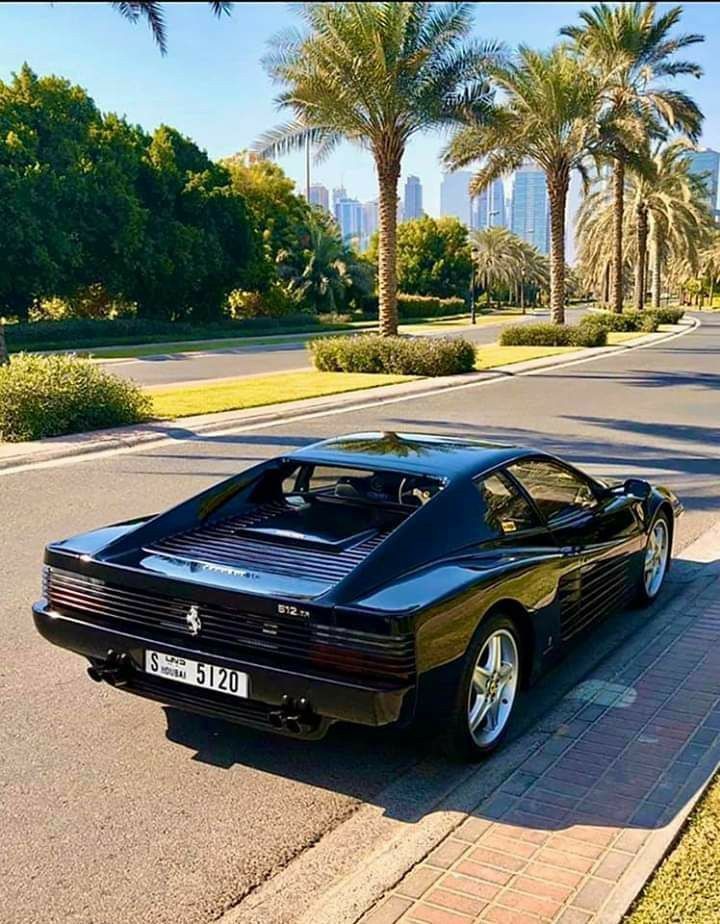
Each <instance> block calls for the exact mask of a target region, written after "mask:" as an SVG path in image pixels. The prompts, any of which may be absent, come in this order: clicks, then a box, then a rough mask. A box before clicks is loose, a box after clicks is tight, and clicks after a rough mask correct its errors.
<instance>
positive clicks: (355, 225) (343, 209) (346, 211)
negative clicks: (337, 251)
mask: <svg viewBox="0 0 720 924" xmlns="http://www.w3.org/2000/svg"><path fill="white" fill-rule="evenodd" d="M335 221H336V222H337V224H338V227H339V228H340V234H341V236H342V239H343V242H344V243H345V244H349V243H350V241H352V240H354V239H355V240H357V241H360V239H361V237H362V234H363V208H362V205H361V203H360V201H359V200H358V199H353V198H350V197H348V196H345V198H338V199H337V200H336V201H335Z"/></svg>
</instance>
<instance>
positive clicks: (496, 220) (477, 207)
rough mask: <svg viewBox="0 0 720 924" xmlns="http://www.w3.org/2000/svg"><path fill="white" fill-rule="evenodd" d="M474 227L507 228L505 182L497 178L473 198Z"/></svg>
mask: <svg viewBox="0 0 720 924" xmlns="http://www.w3.org/2000/svg"><path fill="white" fill-rule="evenodd" d="M472 227H473V228H478V229H479V228H506V227H507V218H506V215H505V184H504V183H503V181H502V180H495V181H494V182H493V183H491V184H490V186H488V187H487V188H486V189H483V191H482V192H481V193H480V194H479V195H477V196H475V198H474V199H473V200H472Z"/></svg>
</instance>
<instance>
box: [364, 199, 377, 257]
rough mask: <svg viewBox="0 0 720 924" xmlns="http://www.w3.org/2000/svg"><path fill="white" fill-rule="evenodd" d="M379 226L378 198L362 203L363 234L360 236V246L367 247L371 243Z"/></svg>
mask: <svg viewBox="0 0 720 924" xmlns="http://www.w3.org/2000/svg"><path fill="white" fill-rule="evenodd" d="M377 227H378V204H377V199H373V200H372V201H371V202H363V205H362V235H361V237H360V246H361V247H362V248H363V249H365V248H366V247H367V246H368V244H369V243H370V238H371V237H372V236H373V234H374V233H375V232H376V231H377Z"/></svg>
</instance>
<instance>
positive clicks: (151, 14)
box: [110, 0, 232, 55]
mask: <svg viewBox="0 0 720 924" xmlns="http://www.w3.org/2000/svg"><path fill="white" fill-rule="evenodd" d="M110 6H111V7H112V8H113V9H114V10H117V12H118V13H119V14H120V15H121V16H123V17H124V18H125V19H127V20H129V21H130V22H132V23H136V22H137V21H138V20H139V19H141V18H142V19H145V20H146V21H147V24H148V26H149V27H150V31H151V32H152V36H153V38H154V39H155V41H156V42H157V45H158V48H159V49H160V53H161V54H163V55H164V54H167V35H166V32H165V12H164V10H163V4H162V3H155V2H154V0H134V2H130V3H117V2H112V3H111V4H110ZM209 6H210V9H211V10H212V11H213V13H214V14H215V15H216V16H218V17H220V16H222V15H223V13H230V10H231V9H232V3H224V2H222V0H210V2H209Z"/></svg>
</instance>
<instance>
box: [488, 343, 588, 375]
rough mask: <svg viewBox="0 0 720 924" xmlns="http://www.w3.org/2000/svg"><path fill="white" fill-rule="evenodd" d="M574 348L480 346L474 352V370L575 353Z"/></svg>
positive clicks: (575, 348)
mask: <svg viewBox="0 0 720 924" xmlns="http://www.w3.org/2000/svg"><path fill="white" fill-rule="evenodd" d="M578 349H580V348H579V347H574V346H500V344H498V343H493V344H490V345H489V346H480V347H478V349H477V351H476V359H475V368H476V369H479V370H485V369H492V368H493V367H495V366H508V365H511V364H512V363H524V362H526V361H527V360H529V359H540V358H541V357H543V356H555V355H557V354H558V353H577V351H578Z"/></svg>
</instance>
